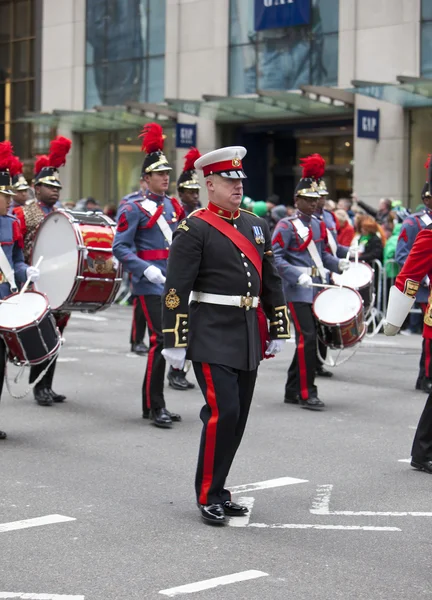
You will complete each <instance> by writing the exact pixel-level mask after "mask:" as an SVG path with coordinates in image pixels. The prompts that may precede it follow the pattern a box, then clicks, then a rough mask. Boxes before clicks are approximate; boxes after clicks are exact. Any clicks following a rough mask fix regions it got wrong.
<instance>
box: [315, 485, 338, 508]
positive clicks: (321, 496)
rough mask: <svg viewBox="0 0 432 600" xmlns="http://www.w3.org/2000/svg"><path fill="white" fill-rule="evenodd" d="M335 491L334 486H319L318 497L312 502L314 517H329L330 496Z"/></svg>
mask: <svg viewBox="0 0 432 600" xmlns="http://www.w3.org/2000/svg"><path fill="white" fill-rule="evenodd" d="M332 490H333V486H332V485H331V484H329V485H319V486H318V487H317V491H316V496H315V499H314V501H313V502H312V508H311V511H310V512H311V513H312V514H313V515H328V514H329V506H330V496H331V493H332Z"/></svg>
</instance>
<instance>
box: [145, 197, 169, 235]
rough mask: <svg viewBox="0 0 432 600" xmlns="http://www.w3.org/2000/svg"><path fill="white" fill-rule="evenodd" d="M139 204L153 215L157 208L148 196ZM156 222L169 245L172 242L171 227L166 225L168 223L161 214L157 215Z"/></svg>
mask: <svg viewBox="0 0 432 600" xmlns="http://www.w3.org/2000/svg"><path fill="white" fill-rule="evenodd" d="M141 206H142V207H143V208H144V209H145V210H146V211H147V212H149V213H150V214H151V216H153V215H154V214H155V213H156V211H157V208H158V205H157V204H156V202H153V200H149V199H148V198H147V199H146V200H143V201H142V202H141ZM156 223H157V224H158V226H159V229H160V230H161V231H162V233H163V235H164V237H165V239H166V241H167V242H168V245H169V246H171V244H172V235H173V233H172V231H171V227H170V226H169V225H168V223H167V222H166V219H165V217H164V216H163V215H161V216H160V217H159V219H158V220H157V221H156Z"/></svg>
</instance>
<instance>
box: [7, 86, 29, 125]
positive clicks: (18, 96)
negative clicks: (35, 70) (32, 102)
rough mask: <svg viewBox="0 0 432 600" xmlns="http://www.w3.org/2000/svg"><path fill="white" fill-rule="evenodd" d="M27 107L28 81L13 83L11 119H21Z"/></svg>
mask: <svg viewBox="0 0 432 600" xmlns="http://www.w3.org/2000/svg"><path fill="white" fill-rule="evenodd" d="M27 109H28V99H27V82H25V81H23V82H20V83H13V84H12V96H11V120H12V121H15V120H16V119H19V117H22V115H23V114H24V113H25V112H26V110H27Z"/></svg>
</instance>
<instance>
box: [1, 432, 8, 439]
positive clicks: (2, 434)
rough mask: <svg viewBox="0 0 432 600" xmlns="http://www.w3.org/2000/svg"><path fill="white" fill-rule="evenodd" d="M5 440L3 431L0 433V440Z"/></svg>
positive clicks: (5, 436)
mask: <svg viewBox="0 0 432 600" xmlns="http://www.w3.org/2000/svg"><path fill="white" fill-rule="evenodd" d="M6 438H7V435H6V433H5V432H4V431H0V440H5V439H6Z"/></svg>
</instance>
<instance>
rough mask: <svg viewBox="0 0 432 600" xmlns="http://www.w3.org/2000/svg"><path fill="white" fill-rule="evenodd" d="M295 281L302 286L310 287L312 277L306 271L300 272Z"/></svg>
mask: <svg viewBox="0 0 432 600" xmlns="http://www.w3.org/2000/svg"><path fill="white" fill-rule="evenodd" d="M297 283H298V284H299V285H301V286H302V287H310V286H311V285H312V283H313V281H312V277H311V276H310V275H308V274H307V273H302V274H301V275H300V277H299V278H298V279H297Z"/></svg>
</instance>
